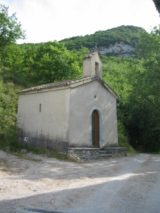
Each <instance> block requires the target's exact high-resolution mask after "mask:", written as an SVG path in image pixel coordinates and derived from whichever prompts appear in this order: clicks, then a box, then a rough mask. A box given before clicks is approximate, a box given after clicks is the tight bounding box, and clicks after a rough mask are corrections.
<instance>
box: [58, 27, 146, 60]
mask: <svg viewBox="0 0 160 213" xmlns="http://www.w3.org/2000/svg"><path fill="white" fill-rule="evenodd" d="M143 33H147V32H146V31H145V30H144V29H142V28H140V27H135V26H119V27H116V28H113V29H110V30H105V31H98V32H96V33H94V34H91V35H86V36H77V37H72V38H68V39H64V40H62V41H61V42H63V43H64V44H65V45H66V47H67V48H68V49H70V50H73V49H74V50H75V49H80V48H82V47H87V48H89V49H91V50H93V49H94V48H95V47H96V48H98V51H99V52H100V53H101V54H102V55H123V56H128V55H132V54H133V53H134V47H135V45H136V43H137V42H138V40H139V37H140V35H142V34H143Z"/></svg>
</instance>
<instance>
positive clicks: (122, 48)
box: [98, 42, 134, 57]
mask: <svg viewBox="0 0 160 213" xmlns="http://www.w3.org/2000/svg"><path fill="white" fill-rule="evenodd" d="M98 51H99V53H100V54H102V55H118V56H126V57H128V56H131V55H133V53H134V47H132V46H131V45H129V44H126V43H124V42H119V43H118V42H116V43H115V44H111V45H109V47H98Z"/></svg>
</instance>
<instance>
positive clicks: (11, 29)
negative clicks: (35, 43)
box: [0, 4, 24, 49]
mask: <svg viewBox="0 0 160 213" xmlns="http://www.w3.org/2000/svg"><path fill="white" fill-rule="evenodd" d="M23 37H24V33H23V32H22V30H21V24H20V23H19V22H18V20H17V18H16V15H15V14H12V15H11V16H9V14H8V8H7V7H6V6H4V5H2V4H0V48H1V49H2V48H4V47H5V46H6V45H8V44H11V43H15V42H16V40H17V39H19V38H23Z"/></svg>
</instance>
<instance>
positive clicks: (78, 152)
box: [68, 147, 127, 161]
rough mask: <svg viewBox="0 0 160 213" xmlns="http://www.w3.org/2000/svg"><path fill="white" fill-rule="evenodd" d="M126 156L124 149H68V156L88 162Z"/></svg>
mask: <svg viewBox="0 0 160 213" xmlns="http://www.w3.org/2000/svg"><path fill="white" fill-rule="evenodd" d="M126 155H127V150H126V148H124V147H105V148H89V147H76V148H73V147H70V148H69V149H68V156H69V157H71V158H73V159H76V160H87V161H88V160H98V159H106V158H109V157H117V156H126Z"/></svg>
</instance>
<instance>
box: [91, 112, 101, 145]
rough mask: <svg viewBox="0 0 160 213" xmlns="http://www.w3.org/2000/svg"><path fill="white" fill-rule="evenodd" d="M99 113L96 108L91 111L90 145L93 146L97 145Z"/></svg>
mask: <svg viewBox="0 0 160 213" xmlns="http://www.w3.org/2000/svg"><path fill="white" fill-rule="evenodd" d="M99 138H100V132H99V113H98V110H94V111H93V112H92V145H93V146H94V147H99Z"/></svg>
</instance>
